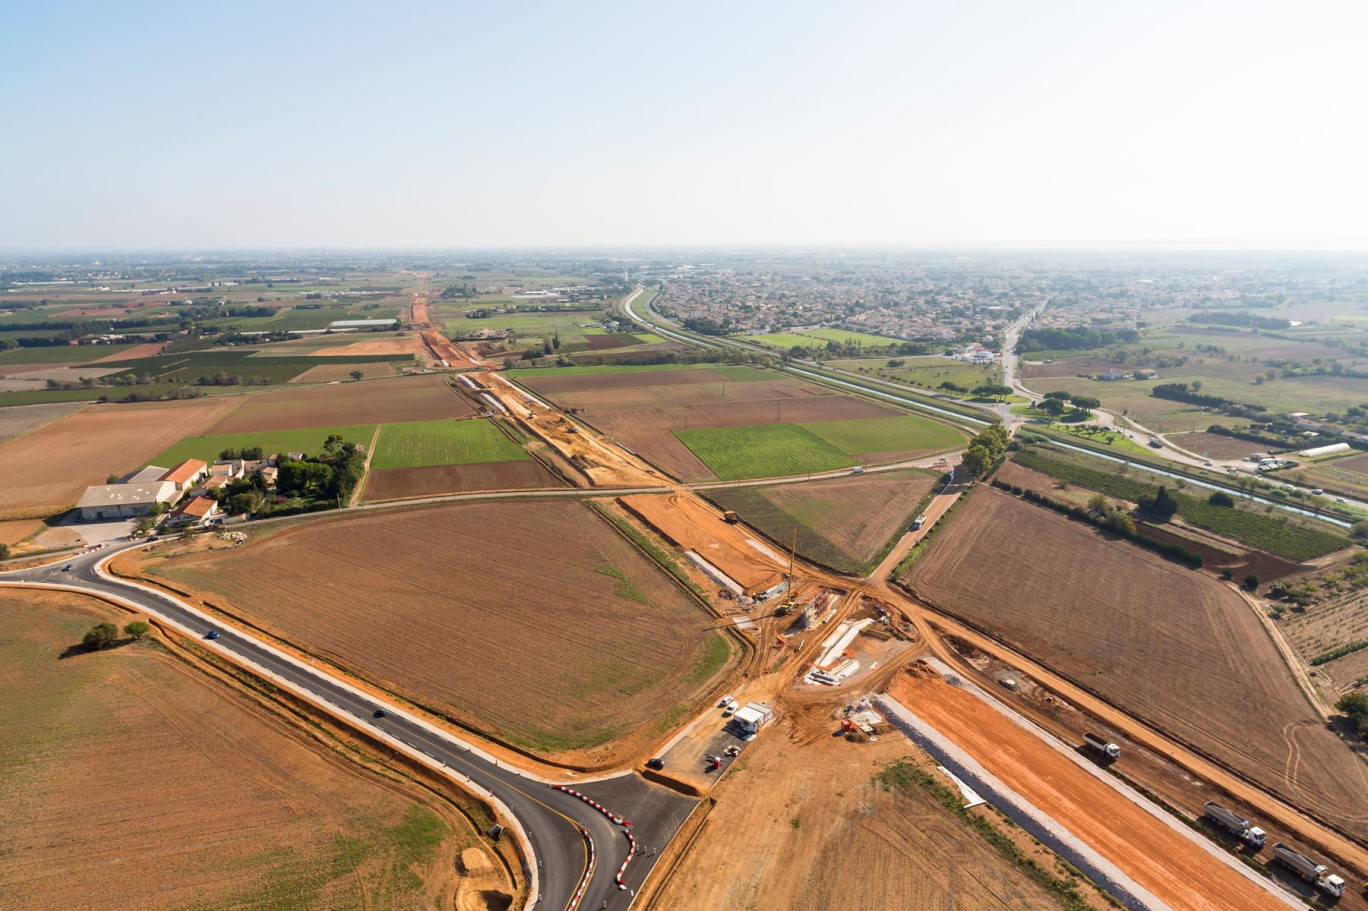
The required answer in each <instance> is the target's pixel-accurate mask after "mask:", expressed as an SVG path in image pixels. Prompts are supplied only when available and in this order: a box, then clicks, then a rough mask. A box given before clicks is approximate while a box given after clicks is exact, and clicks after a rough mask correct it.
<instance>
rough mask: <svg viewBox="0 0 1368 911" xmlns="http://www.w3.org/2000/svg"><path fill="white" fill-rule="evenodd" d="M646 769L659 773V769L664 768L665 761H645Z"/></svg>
mask: <svg viewBox="0 0 1368 911" xmlns="http://www.w3.org/2000/svg"><path fill="white" fill-rule="evenodd" d="M646 768H648V769H655V770H656V771H657V772H659V771H660V770H661V769H663V768H665V760H663V759H648V760H646Z"/></svg>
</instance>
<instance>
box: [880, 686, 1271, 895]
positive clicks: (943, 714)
mask: <svg viewBox="0 0 1368 911" xmlns="http://www.w3.org/2000/svg"><path fill="white" fill-rule="evenodd" d="M888 693H889V695H890V696H892V697H893V698H894V699H897V700H898V701H899V702H901V703H902V704H903V705H905V706H907V707H908V708H909V709H911V710H912V711H913V712H914V713H916V714H917V715H918V716H919V717H921V719H922V720H923V721H926V722H927V723H928V724H930V725H931V726H932V727H934V728H935V729H936V730H938V731H939V732H940V733H941V734H943V735H945V736H946V737H948V738H949V739H950V740H952V741H954V742H955V743H956V744H957V745H958V746H959V747H960V748H962V749H963V750H965V751H966V752H967V753H968V754H969V755H970V756H973V757H974V758H975V759H977V760H978V761H979V762H980V763H982V764H983V766H984V768H986V769H987V770H988V771H989V772H992V773H993V774H995V775H996V776H997V777H998V778H1000V779H1001V780H1002V781H1003V782H1004V783H1005V784H1006V785H1007V786H1008V787H1010V788H1012V789H1013V790H1015V791H1016V792H1017V793H1018V794H1020V795H1021V796H1022V797H1024V798H1025V799H1026V800H1028V801H1030V802H1031V803H1033V804H1034V805H1035V806H1036V807H1038V808H1040V809H1041V810H1042V811H1043V812H1044V813H1045V814H1046V815H1048V816H1049V817H1050V818H1051V819H1053V820H1055V821H1056V822H1058V823H1059V824H1060V825H1062V826H1064V827H1065V828H1066V829H1068V830H1069V831H1070V832H1071V833H1073V834H1074V835H1076V836H1078V837H1079V838H1080V839H1082V840H1083V841H1084V842H1086V843H1087V844H1089V845H1090V846H1092V847H1093V848H1094V849H1095V850H1097V852H1098V853H1100V854H1101V855H1102V856H1103V857H1105V858H1107V859H1108V860H1110V861H1111V862H1112V863H1113V864H1115V865H1116V866H1117V867H1119V868H1120V869H1121V870H1122V871H1123V872H1125V873H1126V874H1127V875H1129V876H1130V877H1131V878H1132V879H1134V880H1135V881H1136V882H1137V883H1139V884H1140V885H1141V886H1143V887H1144V888H1146V889H1148V890H1149V891H1150V892H1152V893H1154V895H1156V896H1157V897H1158V898H1159V899H1160V900H1161V901H1163V902H1164V903H1165V904H1166V905H1168V906H1169V907H1171V908H1174V909H1183V911H1249V909H1253V908H1267V909H1275V908H1276V909H1285V908H1286V907H1287V906H1286V905H1284V904H1282V902H1280V901H1279V900H1278V899H1277V898H1275V897H1274V896H1272V895H1270V894H1268V892H1266V891H1265V890H1264V889H1262V888H1260V887H1259V886H1257V885H1255V884H1254V883H1252V882H1250V881H1249V880H1248V879H1246V878H1245V877H1244V876H1242V875H1240V874H1239V873H1238V872H1236V871H1234V870H1232V869H1230V868H1229V867H1228V866H1226V865H1225V864H1224V863H1222V862H1221V861H1220V860H1218V859H1217V858H1215V857H1212V856H1211V855H1210V854H1208V853H1207V852H1206V851H1203V850H1201V849H1199V848H1197V847H1196V846H1195V845H1193V844H1192V843H1191V842H1190V841H1189V840H1188V839H1187V838H1185V837H1184V836H1183V835H1181V834H1179V833H1178V832H1177V831H1175V830H1174V829H1172V828H1170V827H1169V826H1168V825H1166V824H1165V823H1163V822H1161V821H1160V820H1158V819H1156V818H1155V817H1154V816H1152V815H1150V814H1149V813H1148V812H1146V811H1145V810H1143V809H1141V808H1140V807H1138V806H1136V805H1135V804H1134V803H1133V802H1131V801H1130V800H1129V799H1127V798H1126V797H1124V796H1122V795H1121V794H1119V793H1118V792H1117V791H1115V790H1114V789H1113V788H1111V787H1109V786H1107V785H1106V784H1104V783H1102V782H1101V781H1098V780H1097V779H1096V778H1094V777H1093V776H1091V775H1089V774H1088V773H1087V772H1085V771H1084V770H1082V769H1080V768H1078V767H1077V766H1075V765H1073V764H1072V763H1071V762H1070V761H1069V760H1068V759H1067V758H1065V757H1064V756H1061V755H1060V754H1059V753H1058V751H1056V750H1055V749H1054V748H1053V747H1051V746H1050V745H1049V744H1047V743H1045V741H1043V740H1041V739H1040V738H1039V737H1038V736H1036V735H1035V734H1033V733H1030V732H1028V731H1026V730H1024V729H1022V728H1021V727H1019V726H1018V725H1016V724H1014V723H1013V722H1012V721H1011V720H1009V719H1008V718H1007V717H1006V716H1004V715H1002V714H1001V713H999V712H997V711H995V710H994V709H993V708H992V707H990V706H989V705H987V704H985V703H984V702H982V701H981V700H979V699H978V698H976V697H974V696H972V695H970V694H969V693H966V692H964V691H963V690H960V689H957V688H955V687H952V686H949V685H947V684H946V683H945V682H944V681H942V680H941V679H939V678H938V677H932V678H924V677H914V676H912V675H909V674H899V675H898V677H897V678H896V679H895V681H894V683H893V685H892V686H890V687H889V690H888Z"/></svg>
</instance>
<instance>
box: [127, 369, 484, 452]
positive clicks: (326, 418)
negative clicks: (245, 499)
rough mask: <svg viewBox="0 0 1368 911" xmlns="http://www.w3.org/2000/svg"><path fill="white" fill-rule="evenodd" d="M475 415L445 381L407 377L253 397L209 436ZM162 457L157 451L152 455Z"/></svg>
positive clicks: (313, 387) (262, 394)
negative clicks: (157, 454)
mask: <svg viewBox="0 0 1368 911" xmlns="http://www.w3.org/2000/svg"><path fill="white" fill-rule="evenodd" d="M474 413H475V409H474V408H473V407H472V406H471V404H470V403H469V402H468V401H467V400H466V399H465V398H464V397H463V396H461V395H459V394H457V393H456V392H455V391H454V390H453V389H451V388H449V387H448V386H447V384H446V382H445V379H444V378H443V377H440V376H405V377H397V378H395V379H392V380H377V381H375V382H373V383H339V384H338V385H336V386H312V387H309V388H307V389H287V390H284V391H282V392H265V393H258V394H255V395H250V396H247V397H246V399H245V400H244V401H243V403H242V407H240V408H238V409H237V410H236V411H234V412H233V413H232V414H230V415H229V416H228V417H227V418H225V419H224V420H222V421H220V422H219V423H217V424H215V425H214V426H213V428H211V429H210V430H208V431H205V432H206V433H209V434H220V433H250V432H252V431H257V430H291V429H294V428H296V427H331V426H334V425H351V424H382V423H389V422H394V421H430V420H434V419H436V418H459V417H465V416H466V415H468V414H474ZM186 435H187V434H182V435H181V436H186ZM177 439H179V437H178V438H177ZM172 442H175V440H173V441H172ZM166 445H170V444H169V443H168V444H166ZM162 448H163V449H165V448H166V446H163V447H162ZM159 451H160V450H153V454H155V453H157V452H159Z"/></svg>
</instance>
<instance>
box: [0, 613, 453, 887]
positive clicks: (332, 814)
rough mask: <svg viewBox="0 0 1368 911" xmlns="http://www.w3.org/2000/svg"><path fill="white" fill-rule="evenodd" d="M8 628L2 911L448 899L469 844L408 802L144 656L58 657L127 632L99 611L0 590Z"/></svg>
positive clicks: (2, 701)
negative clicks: (417, 840)
mask: <svg viewBox="0 0 1368 911" xmlns="http://www.w3.org/2000/svg"><path fill="white" fill-rule="evenodd" d="M0 616H3V617H4V619H5V624H6V628H7V629H8V630H9V632H7V633H6V635H5V637H4V638H3V639H2V640H0V730H2V731H3V732H4V735H3V737H0V770H3V772H2V773H0V819H3V820H4V821H5V848H4V850H3V851H0V883H3V884H4V885H3V887H0V905H3V906H4V907H6V908H24V909H28V911H49V909H51V911H56V909H67V908H71V907H73V906H80V907H86V908H158V909H160V908H168V909H170V908H187V907H196V908H219V907H223V908H228V907H232V908H249V907H250V908H263V907H282V904H281V900H282V898H286V897H287V898H288V902H287V903H286V906H288V907H363V908H364V907H417V906H419V905H422V904H424V897H425V894H428V893H439V892H441V891H442V890H443V888H444V887H445V888H447V889H450V888H451V886H452V884H451V880H452V878H453V877H452V875H451V860H452V858H454V856H455V853H456V851H457V849H459V848H460V847H462V846H463V845H464V844H466V843H468V842H467V839H470V838H471V833H469V830H468V829H466V828H465V827H464V824H463V823H461V822H459V821H458V820H459V817H454V816H452V815H451V814H450V811H449V810H447V809H440V810H434V808H433V807H432V806H431V805H429V803H428V802H427V800H426V799H425V798H419V797H417V793H418V792H417V791H416V789H415V790H414V792H413V793H412V794H410V793H409V792H407V791H406V790H399V788H398V786H397V785H396V784H395V783H394V782H391V781H387V780H385V779H381V778H377V777H373V776H372V775H370V774H369V773H367V772H365V771H364V770H363V769H362V767H361V766H360V765H357V764H354V763H352V762H351V761H349V760H345V759H342V758H341V757H340V756H338V755H337V754H334V753H332V752H329V751H327V750H326V749H323V748H320V747H318V746H316V745H314V744H313V743H312V741H309V740H307V739H306V738H305V737H304V736H303V735H301V734H297V733H295V732H293V731H292V730H291V729H290V728H289V727H288V726H287V725H286V724H284V723H283V722H281V721H280V720H278V719H277V718H276V717H275V716H274V715H273V714H271V713H270V712H268V711H267V710H265V709H263V708H261V707H259V706H257V705H256V704H255V703H253V702H251V701H249V700H248V699H246V698H244V697H243V696H241V695H239V694H238V693H236V692H235V691H233V690H231V689H229V688H228V687H227V686H225V685H223V684H221V683H219V682H217V681H214V680H210V679H208V678H206V677H204V676H202V675H201V674H200V673H199V672H198V671H195V670H191V669H189V668H187V667H186V666H185V665H183V664H181V663H180V662H179V661H177V660H176V659H174V658H172V657H171V656H169V655H168V654H166V652H164V651H163V650H162V649H161V648H160V647H158V646H157V645H155V644H154V643H153V642H151V641H145V642H143V643H139V644H136V645H126V646H123V647H120V648H116V649H112V650H110V651H107V652H100V653H96V654H85V653H81V654H76V655H73V656H70V657H67V658H62V657H60V656H61V655H62V653H63V652H64V651H65V650H66V649H67V648H68V647H69V646H70V645H71V644H72V643H74V642H77V641H79V640H80V637H81V634H82V633H83V632H84V631H85V630H86V629H88V628H89V627H90V626H91V625H92V624H94V623H96V622H99V621H101V620H114V621H116V622H118V623H123V622H125V621H126V620H127V619H128V617H127V615H120V614H119V613H117V612H115V611H112V610H110V609H107V608H105V607H104V606H103V605H101V604H99V603H98V602H93V601H87V600H84V599H77V598H76V597H75V596H69V595H54V594H49V593H37V592H19V591H14V590H5V591H3V592H0ZM428 825H431V826H434V827H435V828H434V829H432V830H431V831H432V832H433V834H434V835H435V840H434V841H433V842H431V844H430V846H428V847H424V848H420V849H419V852H418V856H417V857H414V856H412V855H411V854H410V852H411V851H412V843H411V842H410V841H409V835H408V833H409V832H411V831H412V830H413V828H414V827H415V826H417V827H419V828H424V827H426V826H428ZM458 826H459V827H460V828H457V827H458ZM413 860H417V861H418V862H417V863H416V864H412V865H410V862H411V861H413ZM429 903H430V902H429Z"/></svg>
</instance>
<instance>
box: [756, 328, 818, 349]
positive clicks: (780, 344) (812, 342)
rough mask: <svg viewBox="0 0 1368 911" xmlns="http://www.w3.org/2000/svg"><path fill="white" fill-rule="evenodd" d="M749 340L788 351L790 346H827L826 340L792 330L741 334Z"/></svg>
mask: <svg viewBox="0 0 1368 911" xmlns="http://www.w3.org/2000/svg"><path fill="white" fill-rule="evenodd" d="M741 337H742V338H743V339H745V340H746V341H748V342H755V343H756V344H757V345H767V346H768V347H770V348H782V349H784V350H785V351H787V350H788V349H789V348H816V347H819V346H821V347H825V346H826V342H825V341H819V340H818V339H815V338H811V337H809V336H806V335H794V334H793V333H790V332H773V333H770V334H769V335H743V336H741Z"/></svg>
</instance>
